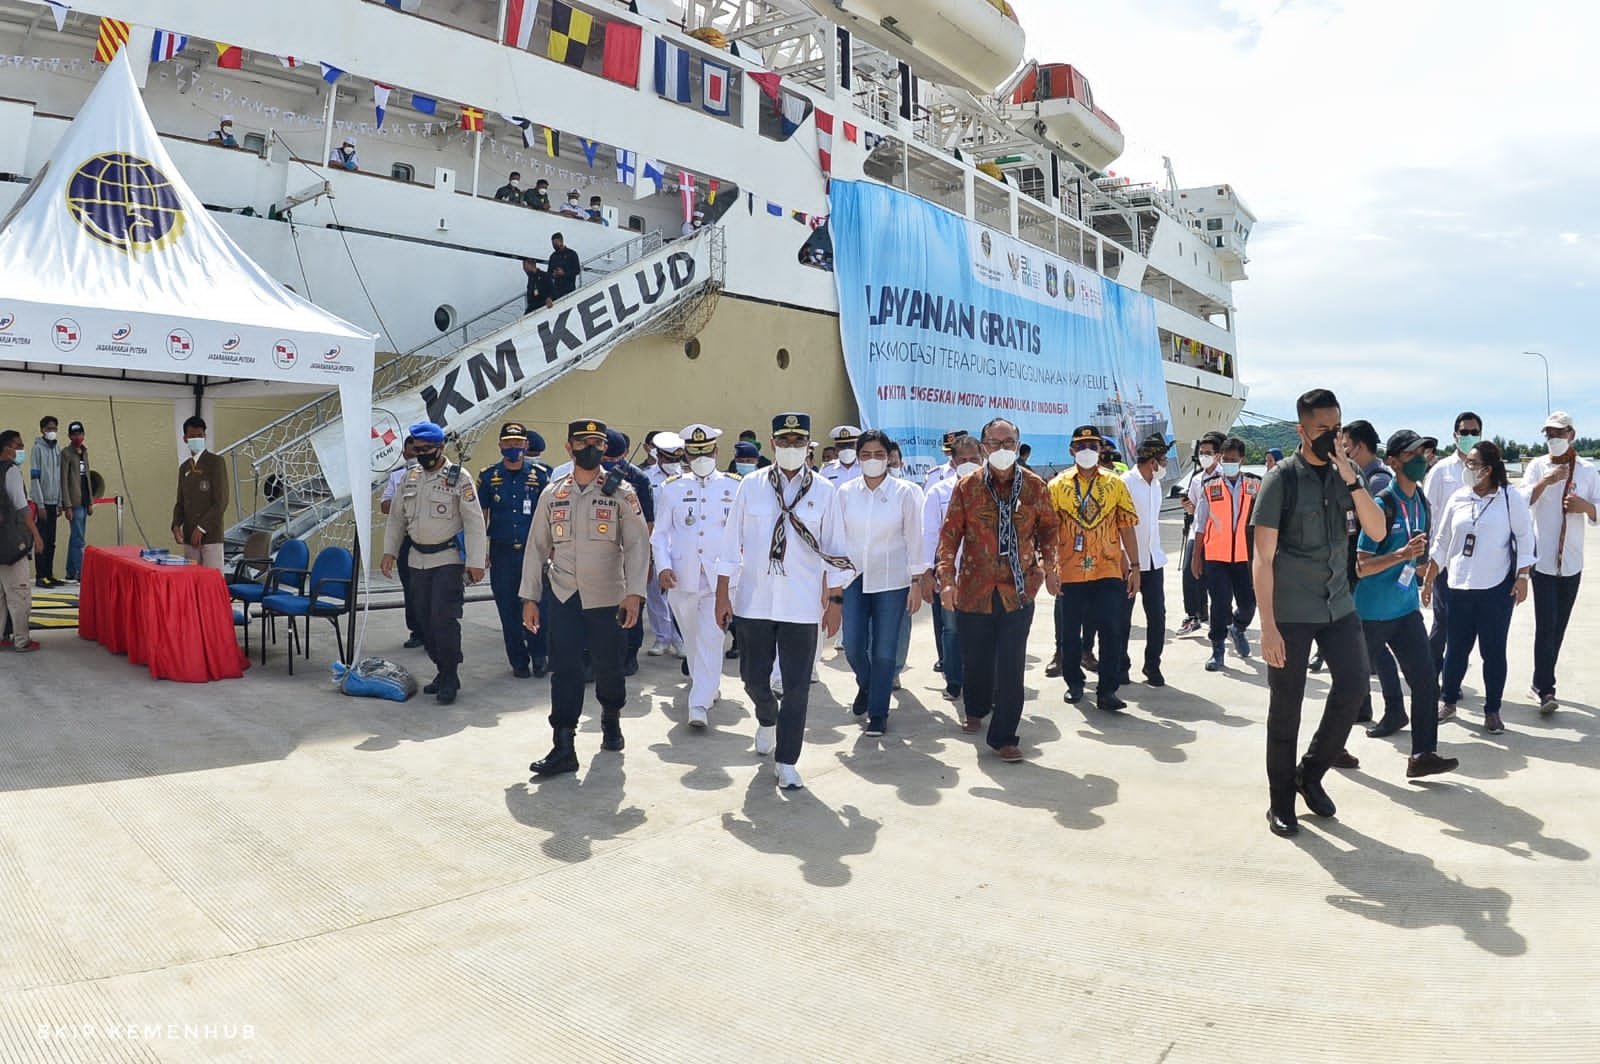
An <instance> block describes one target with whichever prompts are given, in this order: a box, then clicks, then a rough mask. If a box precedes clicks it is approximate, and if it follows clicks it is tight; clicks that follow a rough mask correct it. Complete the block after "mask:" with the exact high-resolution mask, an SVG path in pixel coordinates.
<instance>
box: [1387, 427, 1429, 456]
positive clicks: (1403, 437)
mask: <svg viewBox="0 0 1600 1064" xmlns="http://www.w3.org/2000/svg"><path fill="white" fill-rule="evenodd" d="M1421 446H1422V437H1421V436H1418V435H1417V434H1416V433H1415V432H1412V431H1411V430H1410V429H1399V430H1398V431H1396V432H1395V434H1394V435H1392V436H1390V437H1389V445H1388V447H1386V448H1385V449H1384V453H1385V454H1388V455H1395V456H1397V455H1402V454H1406V453H1407V452H1409V451H1415V450H1416V449H1417V448H1418V447H1421Z"/></svg>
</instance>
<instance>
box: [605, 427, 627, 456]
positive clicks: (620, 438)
mask: <svg viewBox="0 0 1600 1064" xmlns="http://www.w3.org/2000/svg"><path fill="white" fill-rule="evenodd" d="M627 453H628V434H627V433H625V432H619V431H618V430H616V429H606V457H607V458H622V457H623V456H625V455H626V454H627Z"/></svg>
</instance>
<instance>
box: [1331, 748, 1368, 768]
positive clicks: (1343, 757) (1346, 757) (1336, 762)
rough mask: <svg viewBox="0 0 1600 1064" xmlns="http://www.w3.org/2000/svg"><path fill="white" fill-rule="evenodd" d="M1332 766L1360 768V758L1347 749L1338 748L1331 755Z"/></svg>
mask: <svg viewBox="0 0 1600 1064" xmlns="http://www.w3.org/2000/svg"><path fill="white" fill-rule="evenodd" d="M1333 767H1334V768H1360V767H1361V759H1360V758H1359V757H1357V756H1356V755H1354V754H1352V753H1351V752H1350V751H1348V750H1340V751H1339V752H1338V753H1337V754H1335V755H1334V757H1333Z"/></svg>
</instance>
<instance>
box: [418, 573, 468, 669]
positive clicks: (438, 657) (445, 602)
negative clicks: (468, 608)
mask: <svg viewBox="0 0 1600 1064" xmlns="http://www.w3.org/2000/svg"><path fill="white" fill-rule="evenodd" d="M466 572H467V567H466V566H465V565H463V564H461V563H460V562H456V563H454V564H452V565H441V566H439V567H438V568H435V569H413V570H412V571H411V593H412V594H413V595H414V596H416V600H417V614H418V615H419V616H420V617H422V619H423V621H422V624H423V632H422V638H423V645H424V646H425V647H427V648H428V657H429V658H430V659H432V661H433V663H434V665H435V666H437V667H438V669H439V671H440V672H441V673H452V672H455V671H456V666H457V665H460V664H461V607H462V603H463V602H464V601H465V599H466V594H467V585H466Z"/></svg>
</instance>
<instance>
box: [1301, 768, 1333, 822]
mask: <svg viewBox="0 0 1600 1064" xmlns="http://www.w3.org/2000/svg"><path fill="white" fill-rule="evenodd" d="M1294 789H1295V790H1297V791H1299V792H1300V797H1302V798H1304V799H1305V800H1306V808H1307V809H1309V810H1311V811H1312V812H1313V813H1315V814H1316V815H1317V816H1320V817H1333V816H1336V815H1338V812H1339V808H1338V807H1337V806H1336V805H1334V804H1333V799H1332V798H1329V797H1328V792H1327V791H1325V790H1323V789H1322V780H1320V779H1314V778H1311V777H1308V776H1307V775H1306V770H1305V767H1304V766H1302V767H1300V768H1299V769H1296V770H1295V774H1294Z"/></svg>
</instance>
